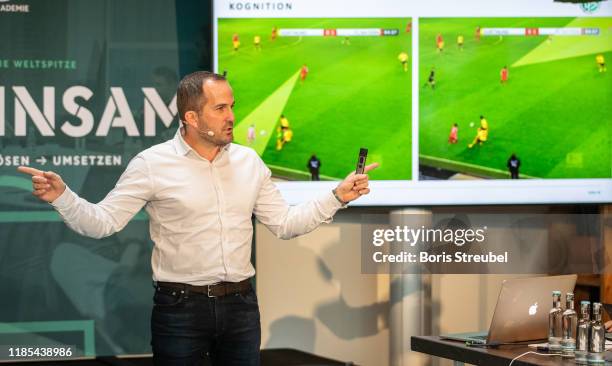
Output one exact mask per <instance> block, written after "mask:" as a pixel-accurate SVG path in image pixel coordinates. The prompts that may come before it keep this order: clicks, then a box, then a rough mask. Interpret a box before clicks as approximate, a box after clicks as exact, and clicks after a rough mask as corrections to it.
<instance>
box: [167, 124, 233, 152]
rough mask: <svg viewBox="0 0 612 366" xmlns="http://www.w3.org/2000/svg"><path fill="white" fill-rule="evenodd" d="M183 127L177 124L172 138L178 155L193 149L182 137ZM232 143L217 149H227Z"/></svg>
mask: <svg viewBox="0 0 612 366" xmlns="http://www.w3.org/2000/svg"><path fill="white" fill-rule="evenodd" d="M182 128H183V126H182V125H181V126H179V128H178V129H177V130H176V134H175V135H174V139H173V141H172V142H173V144H174V148H175V149H176V153H177V154H179V155H183V156H185V155H187V154H188V153H189V152H190V151H193V149H192V148H191V146H189V144H188V143H187V142H185V139H184V138H183V134H182V133H181V129H182ZM231 145H232V144H227V145H225V146H223V147H222V148H221V151H219V152H220V153H221V152H223V151H229V148H230V146H231ZM193 152H194V153H196V152H195V151H193Z"/></svg>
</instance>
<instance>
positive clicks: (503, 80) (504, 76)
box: [499, 66, 508, 85]
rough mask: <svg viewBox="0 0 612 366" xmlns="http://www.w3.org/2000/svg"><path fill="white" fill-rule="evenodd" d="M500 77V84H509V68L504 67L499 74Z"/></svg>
mask: <svg viewBox="0 0 612 366" xmlns="http://www.w3.org/2000/svg"><path fill="white" fill-rule="evenodd" d="M499 77H500V82H501V83H502V85H503V84H505V83H506V82H508V67H507V66H504V67H503V68H502V69H501V71H500V72H499Z"/></svg>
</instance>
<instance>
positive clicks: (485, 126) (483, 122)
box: [480, 116, 489, 130]
mask: <svg viewBox="0 0 612 366" xmlns="http://www.w3.org/2000/svg"><path fill="white" fill-rule="evenodd" d="M480 128H482V129H483V130H488V129H489V122H487V120H486V119H485V118H484V116H480Z"/></svg>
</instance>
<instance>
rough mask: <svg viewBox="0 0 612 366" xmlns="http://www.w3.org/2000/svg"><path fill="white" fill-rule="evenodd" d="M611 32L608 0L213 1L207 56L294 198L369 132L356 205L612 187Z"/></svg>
mask: <svg viewBox="0 0 612 366" xmlns="http://www.w3.org/2000/svg"><path fill="white" fill-rule="evenodd" d="M611 32H612V10H611V7H610V5H609V4H608V3H607V2H602V3H593V4H571V3H558V2H553V1H537V2H528V1H527V2H526V1H519V2H516V1H504V2H502V3H499V2H496V3H495V4H490V3H488V2H486V1H475V0H474V1H470V4H462V5H461V7H459V6H458V5H457V4H455V3H454V2H452V1H446V0H443V1H442V0H441V1H436V2H434V3H433V4H411V3H399V4H398V3H397V2H392V1H383V2H379V3H377V4H376V6H374V5H373V3H372V2H369V1H338V2H333V3H330V2H324V1H297V0H294V1H285V2H279V3H261V2H256V1H255V2H251V1H243V2H240V1H228V0H217V1H216V2H215V4H214V36H213V37H214V39H213V43H214V55H215V56H214V64H215V70H216V71H217V72H219V73H223V74H225V75H226V76H227V78H228V80H229V81H230V83H231V85H232V87H233V89H234V94H235V97H236V102H237V103H236V107H235V114H236V129H235V140H236V142H237V143H240V144H244V145H247V146H251V147H252V148H253V149H255V150H256V151H257V152H258V154H259V155H260V156H261V157H262V159H263V160H264V162H265V163H266V164H267V165H268V167H269V168H270V169H271V170H272V172H273V175H274V177H275V178H276V179H277V180H278V181H279V183H278V184H279V186H280V187H281V190H282V192H283V194H284V196H285V197H286V198H287V199H288V201H290V202H291V203H299V202H302V201H304V200H306V199H309V198H311V197H312V196H314V195H316V194H318V193H319V192H321V190H323V189H326V188H329V187H333V186H334V185H335V184H336V183H334V182H333V181H334V180H339V179H342V178H343V177H344V176H346V175H347V174H348V173H349V172H350V171H351V170H352V169H354V165H355V163H356V160H357V154H358V152H359V149H360V148H362V147H365V148H368V150H369V155H368V161H369V162H374V161H376V162H379V163H380V167H379V168H378V169H376V170H374V171H372V173H371V174H370V177H371V179H373V180H374V181H373V182H372V187H373V189H372V193H371V194H370V195H368V196H367V197H363V198H362V199H360V200H358V201H356V202H355V204H357V205H360V204H361V205H410V204H433V205H436V204H512V203H579V202H585V203H593V202H610V201H612V179H611V178H612V142H611V140H610V136H612V117H610V116H611V115H612V113H611V112H612V88H611V86H612V77H611V76H610V75H611V74H610V72H609V71H608V70H607V65H606V61H607V60H609V59H610V58H611V57H612V52H611V51H612V33H611ZM313 181H319V182H313Z"/></svg>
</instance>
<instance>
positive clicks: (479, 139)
mask: <svg viewBox="0 0 612 366" xmlns="http://www.w3.org/2000/svg"><path fill="white" fill-rule="evenodd" d="M488 137H489V130H488V129H486V130H485V129H484V128H482V127H478V132H476V137H474V141H472V143H471V144H469V145H468V148H470V149H471V148H472V147H474V145H475V144H476V143H478V145H480V146H482V144H483V143H484V142H485V141H487V138H488Z"/></svg>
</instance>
